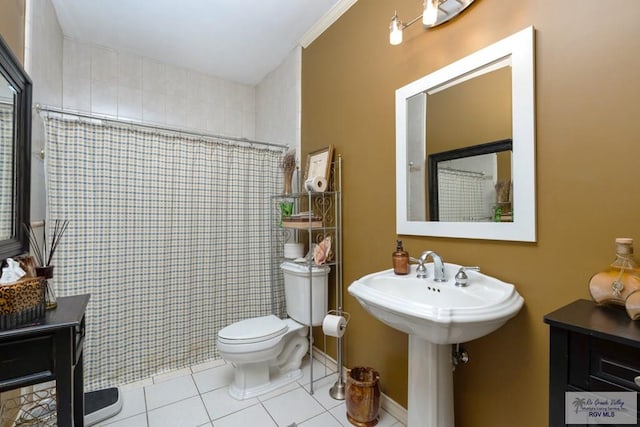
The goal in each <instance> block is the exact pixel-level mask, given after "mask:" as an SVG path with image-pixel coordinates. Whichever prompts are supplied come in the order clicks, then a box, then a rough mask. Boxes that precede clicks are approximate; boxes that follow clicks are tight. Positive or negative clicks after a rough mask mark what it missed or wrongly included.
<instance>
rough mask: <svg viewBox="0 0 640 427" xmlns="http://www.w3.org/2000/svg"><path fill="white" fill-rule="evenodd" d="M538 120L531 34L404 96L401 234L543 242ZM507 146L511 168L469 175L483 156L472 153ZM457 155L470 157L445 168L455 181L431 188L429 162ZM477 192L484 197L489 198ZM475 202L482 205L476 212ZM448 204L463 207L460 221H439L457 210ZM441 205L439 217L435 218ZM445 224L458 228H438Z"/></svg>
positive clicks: (400, 112) (400, 109)
mask: <svg viewBox="0 0 640 427" xmlns="http://www.w3.org/2000/svg"><path fill="white" fill-rule="evenodd" d="M534 114H535V110H534V29H533V27H528V28H526V29H524V30H522V31H520V32H518V33H516V34H513V35H511V36H509V37H507V38H505V39H503V40H500V41H498V42H496V43H494V44H492V45H490V46H488V47H485V48H483V49H481V50H479V51H477V52H475V53H473V54H471V55H469V56H466V57H464V58H462V59H460V60H458V61H456V62H454V63H452V64H449V65H447V66H445V67H443V68H441V69H439V70H437V71H434V72H433V73H431V74H428V75H426V76H424V77H422V78H420V79H418V80H416V81H414V82H411V83H409V84H408V85H406V86H404V87H402V88H400V89H398V90H397V91H396V231H397V233H398V234H406V235H417V236H435V237H456V238H471V239H489V240H512V241H525V242H534V241H536V196H535V117H534ZM505 140H510V141H511V150H508V149H505V150H506V151H510V155H507V156H506V157H504V158H506V159H508V160H506V161H507V162H508V164H507V165H506V166H505V165H502V166H499V167H498V165H500V164H504V160H501V161H499V162H498V161H496V160H489V161H490V162H493V163H489V164H488V166H487V164H486V163H485V165H484V166H483V168H484V169H481V170H471V169H468V168H471V167H472V166H468V165H473V164H478V163H481V162H479V161H478V160H480V159H479V156H478V158H472V156H476V155H477V154H478V153H477V149H475V148H474V147H481V146H487V145H491V144H493V143H495V142H496V141H505ZM452 152H453V153H469V154H468V156H467V155H465V156H461V155H460V156H458V155H456V156H457V157H469V158H468V159H461V160H467V161H461V162H459V163H452V162H451V163H447V164H446V172H450V173H449V174H448V175H447V176H446V177H441V179H440V180H438V184H436V185H435V186H434V184H433V183H430V182H429V180H430V176H431V177H432V178H431V179H433V176H434V173H435V172H434V171H429V170H428V169H429V163H430V162H429V159H430V158H438V157H443V158H444V157H447V155H448V153H452ZM494 157H495V156H494ZM496 162H497V163H496ZM500 162H501V163H500ZM431 163H432V164H433V162H431ZM474 167H475V166H474ZM492 171H494V172H492ZM505 171H506V172H505ZM445 178H446V179H445ZM444 183H447V185H445V184H444ZM449 184H451V185H449ZM430 187H431V189H430ZM476 188H478V189H479V188H482V189H483V190H482V191H483V195H482V197H479V196H478V195H477V194H476V190H475V189H476ZM487 188H489V189H490V190H491V191H492V192H493V194H489V195H487ZM434 191H437V192H438V194H434ZM478 191H480V190H478ZM434 199H435V200H440V203H436V204H435V205H434V204H433V200H434ZM476 199H477V200H482V201H479V202H478V204H477V205H476V204H475V202H473V200H476ZM448 200H455V201H457V202H455V204H456V205H457V206H459V207H456V208H455V209H460V212H457V213H456V214H455V215H444V214H442V213H443V212H444V210H445V209H447V212H449V210H448V209H452V208H453V207H452V206H445V201H448ZM434 206H436V207H438V206H439V209H442V210H441V211H440V212H430V210H433V209H434ZM466 210H469V211H470V212H466ZM471 211H472V212H471ZM438 218H456V219H455V220H446V221H441V220H431V219H438Z"/></svg>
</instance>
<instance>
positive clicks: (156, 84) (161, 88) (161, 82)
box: [142, 58, 166, 94]
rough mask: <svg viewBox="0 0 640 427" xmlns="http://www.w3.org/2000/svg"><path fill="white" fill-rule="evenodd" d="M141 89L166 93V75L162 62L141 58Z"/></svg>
mask: <svg viewBox="0 0 640 427" xmlns="http://www.w3.org/2000/svg"><path fill="white" fill-rule="evenodd" d="M142 89H143V90H144V91H145V92H155V93H162V94H166V77H165V66H164V64H162V63H160V62H157V61H154V60H153V59H148V58H143V60H142Z"/></svg>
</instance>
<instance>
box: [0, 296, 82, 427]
mask: <svg viewBox="0 0 640 427" xmlns="http://www.w3.org/2000/svg"><path fill="white" fill-rule="evenodd" d="M88 302H89V295H76V296H71V297H61V298H58V306H57V307H56V308H55V309H53V310H48V311H47V312H46V314H45V316H44V317H43V318H42V319H40V320H37V321H35V322H33V323H30V324H28V325H24V326H19V327H17V328H14V329H10V330H6V331H0V392H3V391H7V390H12V389H16V388H19V387H26V386H30V385H33V384H38V383H42V382H46V381H51V380H56V408H57V412H58V414H57V415H58V426H59V427H69V426H76V427H81V426H84V389H83V380H84V378H83V367H82V356H83V344H84V335H85V320H84V315H85V310H86V308H87V303H88Z"/></svg>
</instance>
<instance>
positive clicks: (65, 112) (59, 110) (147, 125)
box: [34, 104, 289, 149]
mask: <svg viewBox="0 0 640 427" xmlns="http://www.w3.org/2000/svg"><path fill="white" fill-rule="evenodd" d="M34 108H35V110H36V112H37V113H38V114H39V113H40V112H42V111H44V112H50V113H56V114H62V115H69V116H76V117H82V118H86V119H93V120H102V121H105V122H110V123H117V124H121V125H132V126H138V127H142V128H147V129H154V130H159V131H164V132H173V133H180V134H184V135H192V136H202V137H205V138H214V139H221V140H224V141H234V142H241V143H245V144H258V145H267V146H270V147H279V148H282V149H288V148H289V145H286V144H276V143H274V142H264V141H255V140H252V139H247V138H234V137H232V136H222V135H215V134H211V133H204V132H197V131H194V130H188V129H184V128H174V127H169V126H162V125H155V124H150V123H144V122H141V121H137V120H125V119H118V118H115V117H112V116H107V115H100V114H94V113H83V112H80V111H74V110H65V109H63V108H58V107H52V106H49V105H42V104H36V105H35V106H34Z"/></svg>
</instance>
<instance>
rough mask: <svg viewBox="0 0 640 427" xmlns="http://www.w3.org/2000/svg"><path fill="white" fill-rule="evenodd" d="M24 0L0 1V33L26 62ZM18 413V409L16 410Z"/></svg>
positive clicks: (14, 393)
mask: <svg viewBox="0 0 640 427" xmlns="http://www.w3.org/2000/svg"><path fill="white" fill-rule="evenodd" d="M24 4H25V2H24V0H3V1H0V35H2V38H3V39H4V40H5V41H6V42H7V44H8V45H9V47H10V48H11V50H12V51H13V53H14V55H15V56H16V57H17V58H18V60H20V62H22V63H23V64H24V13H25V12H24ZM19 395H20V390H11V391H9V392H5V393H2V394H0V406H1V405H2V402H3V401H5V399H12V398H15V397H17V396H19ZM15 412H16V414H17V411H15ZM13 416H15V415H13V414H3V416H2V417H0V418H2V419H3V420H6V426H9V425H11V424H12V423H11V421H9V420H11V419H12V417H13Z"/></svg>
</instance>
